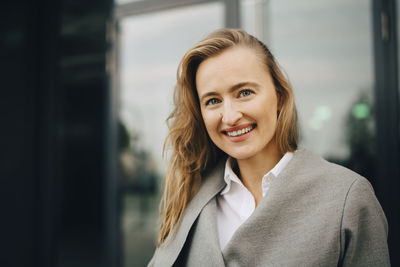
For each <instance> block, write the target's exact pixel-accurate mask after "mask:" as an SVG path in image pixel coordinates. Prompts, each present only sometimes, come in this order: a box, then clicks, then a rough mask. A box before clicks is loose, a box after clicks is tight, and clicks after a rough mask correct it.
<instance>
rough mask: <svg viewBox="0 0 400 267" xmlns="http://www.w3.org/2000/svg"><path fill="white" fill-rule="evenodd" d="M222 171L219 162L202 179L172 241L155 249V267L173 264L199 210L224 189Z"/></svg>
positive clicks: (221, 165)
mask: <svg viewBox="0 0 400 267" xmlns="http://www.w3.org/2000/svg"><path fill="white" fill-rule="evenodd" d="M223 171H224V161H223V160H221V161H220V162H219V164H218V165H217V166H216V167H215V168H214V169H213V171H212V172H211V173H210V174H209V175H207V176H206V177H204V178H203V182H202V185H201V187H200V190H199V192H198V193H197V194H196V196H195V197H194V198H193V199H192V201H190V203H189V204H188V206H187V207H186V210H185V212H184V215H183V218H182V221H181V224H180V225H179V227H178V230H177V232H176V233H175V237H174V239H173V240H172V241H171V243H169V244H168V245H166V246H162V247H160V248H158V249H157V251H156V255H155V266H172V265H173V264H174V262H175V260H176V259H177V257H178V255H179V253H180V252H181V250H182V248H183V245H184V244H185V241H186V239H187V237H188V234H189V231H190V229H191V227H192V225H193V223H194V222H195V221H196V219H197V217H198V216H199V214H200V212H201V210H202V209H203V208H204V206H205V205H206V204H207V203H208V202H209V201H210V200H211V199H212V198H213V197H214V196H215V195H216V194H217V193H218V192H220V191H221V190H222V188H223V187H224V185H225V181H224V179H223Z"/></svg>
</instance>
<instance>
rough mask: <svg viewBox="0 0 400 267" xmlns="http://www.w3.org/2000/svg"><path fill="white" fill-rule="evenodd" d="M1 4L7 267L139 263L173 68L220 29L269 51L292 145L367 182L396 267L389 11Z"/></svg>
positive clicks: (123, 1)
mask: <svg viewBox="0 0 400 267" xmlns="http://www.w3.org/2000/svg"><path fill="white" fill-rule="evenodd" d="M3 5H4V6H5V8H2V11H1V12H2V15H3V16H2V17H3V18H4V19H5V23H2V25H1V26H0V27H2V32H4V34H2V35H3V36H2V43H1V45H2V48H3V49H2V51H1V53H2V59H3V60H2V62H3V64H2V68H3V71H2V73H7V75H6V77H5V82H4V83H3V86H4V87H3V90H2V92H3V94H4V96H5V97H4V98H3V99H2V100H3V101H2V105H1V106H2V108H3V114H5V115H6V116H5V124H4V131H3V134H4V137H2V141H1V142H2V147H3V150H2V156H3V157H4V160H3V164H2V167H1V171H2V172H3V174H2V177H4V178H3V183H4V186H2V188H3V190H4V192H2V194H1V195H2V197H3V199H2V203H4V204H3V205H4V208H3V209H2V210H3V211H4V219H3V220H2V224H0V226H1V227H2V228H1V231H2V236H4V238H3V240H4V241H3V245H5V249H4V250H3V251H4V255H5V257H4V260H5V263H6V264H5V265H3V264H2V266H41V267H46V266H57V267H58V266H78V267H79V266H85V267H86V266H89V267H90V266H107V267H108V266H117V267H119V266H121V267H122V266H145V264H146V263H147V261H148V260H149V259H150V257H151V255H152V253H153V251H154V248H155V240H156V238H157V228H158V223H159V222H158V221H157V217H158V202H159V199H160V195H161V190H162V185H163V178H164V174H165V168H166V167H165V166H166V164H165V159H163V158H162V146H163V140H164V138H165V136H166V133H167V126H166V123H165V119H166V118H167V116H168V114H169V112H170V111H171V109H172V92H173V88H174V83H175V79H176V69H177V66H178V63H179V61H180V58H181V57H182V56H183V54H184V52H185V51H187V50H188V49H189V48H190V47H191V46H192V45H193V44H194V43H196V42H197V41H199V40H200V39H201V38H203V37H204V36H206V35H207V34H208V33H210V32H211V31H213V30H215V29H218V28H221V27H234V28H238V27H240V28H243V29H245V30H247V31H248V32H250V33H252V34H254V35H255V36H257V37H258V38H259V39H261V40H262V41H264V42H265V43H266V44H267V45H268V46H269V47H270V49H271V50H272V53H273V54H274V55H275V57H276V58H277V60H278V62H279V63H280V64H281V66H282V68H283V70H284V71H285V72H286V73H287V75H288V77H289V79H290V81H291V83H292V85H293V88H294V91H295V98H296V103H297V108H298V113H299V119H300V130H301V144H300V145H301V146H302V147H306V148H307V149H309V150H311V151H314V152H315V153H317V154H320V155H321V156H323V157H325V158H326V159H328V160H330V161H333V162H336V163H338V164H341V165H344V166H346V167H348V168H350V169H353V170H354V171H356V172H358V173H360V174H362V175H363V176H365V177H366V178H368V179H369V180H370V181H371V183H372V184H373V186H374V189H375V192H376V195H377V197H378V199H379V200H380V202H381V204H382V206H383V208H384V210H385V213H386V216H387V218H388V221H389V245H390V250H391V259H392V265H393V266H397V265H400V257H399V256H398V255H397V253H396V252H397V250H398V249H399V246H400V234H399V230H398V229H397V228H398V227H397V226H398V225H400V217H399V209H398V207H397V203H398V201H400V197H399V195H398V194H397V190H398V189H399V188H400V187H399V178H400V170H399V168H400V167H399V164H398V163H399V161H400V156H399V155H400V144H399V141H400V137H399V136H400V116H399V115H400V112H399V95H400V94H399V92H400V89H399V77H400V76H399V68H398V65H399V62H400V60H399V56H398V50H399V49H398V48H399V45H398V41H397V40H398V36H399V29H400V27H399V26H400V24H399V20H398V18H397V14H398V10H399V5H398V3H397V1H394V0H370V1H365V0H355V1H346V0H339V1H338V0H332V1H318V0H312V1H275V0H116V1H115V2H113V1H112V0H102V1H74V0H60V1H50V0H43V1H37V2H36V3H32V2H31V1H27V0H18V1H6V4H4V3H3ZM8 73H9V74H8ZM3 102H4V103H3ZM3 143H4V144H3ZM167 154H168V153H167ZM22 255H23V256H22Z"/></svg>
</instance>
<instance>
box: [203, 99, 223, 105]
mask: <svg viewBox="0 0 400 267" xmlns="http://www.w3.org/2000/svg"><path fill="white" fill-rule="evenodd" d="M220 102H221V101H220V100H219V99H217V98H211V99H209V100H207V101H206V106H210V105H211V106H212V105H216V104H218V103H220Z"/></svg>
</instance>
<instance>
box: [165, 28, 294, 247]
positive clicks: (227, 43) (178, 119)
mask: <svg viewBox="0 0 400 267" xmlns="http://www.w3.org/2000/svg"><path fill="white" fill-rule="evenodd" d="M233 46H245V47H248V48H251V49H254V51H255V52H256V53H257V54H258V55H259V57H260V59H262V61H263V62H264V64H265V65H266V66H267V69H268V70H269V73H270V75H271V76H272V79H273V82H274V85H275V88H276V92H277V96H278V99H279V111H278V114H279V115H278V122H277V128H276V132H275V139H276V143H277V146H278V151H279V152H280V153H281V154H282V155H283V154H284V153H286V152H288V151H294V150H296V149H297V139H298V133H297V115H296V106H295V103H294V96H293V91H292V88H291V86H290V84H289V82H288V80H287V79H286V77H285V76H284V75H283V73H282V72H281V70H280V68H279V66H278V64H277V63H276V61H275V59H274V57H273V55H272V54H271V52H270V51H269V49H268V48H267V47H266V46H265V45H264V44H263V43H262V42H260V41H259V40H258V39H256V38H255V37H254V36H252V35H250V34H248V33H246V32H245V31H243V30H239V29H221V30H217V31H215V32H213V33H211V34H210V35H208V36H207V37H206V38H205V39H203V40H202V41H200V42H198V43H197V44H196V45H195V46H194V47H193V48H192V49H190V50H189V51H188V52H187V53H186V54H185V55H184V57H183V58H182V60H181V62H180V64H179V67H178V73H177V84H176V86H175V92H174V104H175V108H174V110H173V111H172V113H171V114H170V115H169V117H168V119H167V122H168V126H169V134H168V136H167V138H166V140H165V143H164V154H165V152H166V151H167V150H168V149H170V148H171V151H170V153H169V156H170V161H169V166H168V171H167V176H166V184H165V189H164V193H163V196H162V199H161V203H160V215H161V220H162V223H161V229H160V232H159V236H158V246H161V245H163V244H167V243H169V241H170V240H171V239H172V238H173V236H174V234H175V232H176V230H177V228H178V227H179V224H180V222H181V220H182V217H183V213H184V211H185V208H186V206H187V205H188V203H189V202H190V200H191V199H192V198H193V197H194V196H195V194H196V193H197V191H198V189H199V187H200V184H201V173H202V172H203V171H205V170H206V169H209V168H212V167H213V166H214V165H215V164H216V162H217V161H218V159H219V158H221V157H222V158H224V157H223V156H224V154H225V153H223V152H222V151H221V150H219V149H218V148H217V147H216V146H215V145H214V144H213V142H212V141H211V139H210V138H209V136H208V134H207V131H206V128H205V126H204V122H203V118H202V116H201V111H200V105H199V99H198V95H197V90H196V83H195V81H196V79H195V77H196V71H197V68H198V67H199V65H200V63H201V62H203V61H204V60H205V59H207V58H209V57H212V56H216V55H218V54H220V53H222V52H223V51H224V50H225V49H228V48H230V47H233Z"/></svg>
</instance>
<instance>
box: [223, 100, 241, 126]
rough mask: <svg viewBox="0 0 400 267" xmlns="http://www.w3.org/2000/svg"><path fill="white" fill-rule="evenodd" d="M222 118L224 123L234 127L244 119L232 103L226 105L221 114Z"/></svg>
mask: <svg viewBox="0 0 400 267" xmlns="http://www.w3.org/2000/svg"><path fill="white" fill-rule="evenodd" d="M221 117H222V122H223V123H225V124H227V125H231V126H234V125H235V124H236V123H237V122H238V121H239V120H240V119H241V118H242V117H243V114H242V112H240V111H239V110H238V109H236V108H234V107H233V106H232V104H231V103H226V104H225V105H224V107H223V110H222V112H221Z"/></svg>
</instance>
